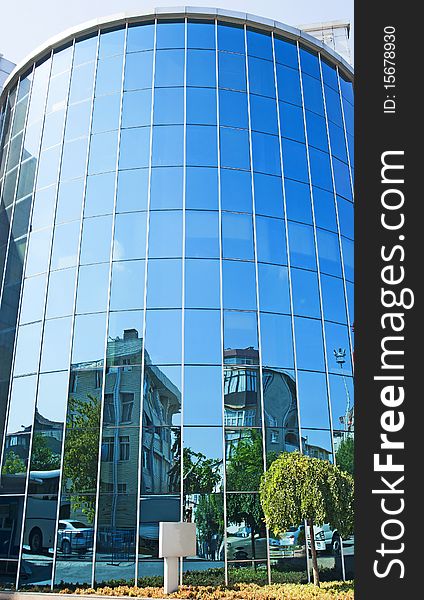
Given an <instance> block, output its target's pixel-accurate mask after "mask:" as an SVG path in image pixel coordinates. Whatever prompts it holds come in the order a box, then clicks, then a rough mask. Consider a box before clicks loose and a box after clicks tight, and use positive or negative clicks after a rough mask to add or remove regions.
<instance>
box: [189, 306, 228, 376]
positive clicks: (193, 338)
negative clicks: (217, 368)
mask: <svg viewBox="0 0 424 600" xmlns="http://www.w3.org/2000/svg"><path fill="white" fill-rule="evenodd" d="M184 320H185V337H184V361H185V363H186V364H215V365H216V364H220V363H221V352H222V350H221V316H220V313H219V311H218V310H189V309H187V310H186V311H185V316H184Z"/></svg>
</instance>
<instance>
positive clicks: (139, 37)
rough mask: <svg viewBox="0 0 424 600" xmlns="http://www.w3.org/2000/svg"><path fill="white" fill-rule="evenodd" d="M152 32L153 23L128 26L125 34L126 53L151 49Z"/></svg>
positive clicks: (153, 29) (153, 30) (153, 28)
mask: <svg viewBox="0 0 424 600" xmlns="http://www.w3.org/2000/svg"><path fill="white" fill-rule="evenodd" d="M154 32H155V25H154V23H142V24H140V25H129V26H128V33H127V52H141V51H143V50H150V49H151V48H153V41H154Z"/></svg>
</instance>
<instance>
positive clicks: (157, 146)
mask: <svg viewBox="0 0 424 600" xmlns="http://www.w3.org/2000/svg"><path fill="white" fill-rule="evenodd" d="M183 148H184V128H183V126H182V125H160V126H156V127H154V128H153V150H152V165H153V166H154V167H167V166H173V165H182V164H183Z"/></svg>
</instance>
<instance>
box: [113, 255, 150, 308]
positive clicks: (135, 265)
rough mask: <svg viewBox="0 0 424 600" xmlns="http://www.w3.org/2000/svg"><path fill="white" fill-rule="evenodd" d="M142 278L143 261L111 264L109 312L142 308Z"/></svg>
mask: <svg viewBox="0 0 424 600" xmlns="http://www.w3.org/2000/svg"><path fill="white" fill-rule="evenodd" d="M144 278H145V264H144V260H128V261H122V262H115V263H112V283H111V290H110V310H130V309H135V308H143V306H144Z"/></svg>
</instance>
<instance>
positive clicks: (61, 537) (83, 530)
mask: <svg viewBox="0 0 424 600" xmlns="http://www.w3.org/2000/svg"><path fill="white" fill-rule="evenodd" d="M93 538H94V530H93V528H92V527H89V526H88V525H85V524H84V523H82V522H81V521H76V520H74V519H69V520H61V521H59V529H58V532H57V544H58V548H59V549H60V550H61V551H62V552H63V554H65V555H67V556H68V555H70V554H72V552H76V553H78V554H85V553H86V552H87V551H88V550H90V548H92V547H93Z"/></svg>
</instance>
